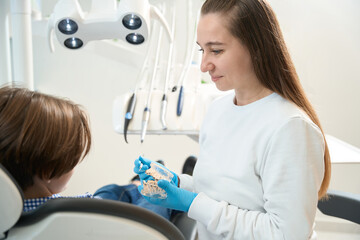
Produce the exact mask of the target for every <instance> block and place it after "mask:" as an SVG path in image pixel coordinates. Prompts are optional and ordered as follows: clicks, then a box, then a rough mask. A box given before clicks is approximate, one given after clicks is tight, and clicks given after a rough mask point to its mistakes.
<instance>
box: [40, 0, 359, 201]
mask: <svg viewBox="0 0 360 240" xmlns="http://www.w3.org/2000/svg"><path fill="white" fill-rule="evenodd" d="M45 2H46V5H44V7H46V8H47V9H44V11H45V12H50V10H48V9H51V8H52V6H51V4H50V3H51V1H45ZM53 2H54V1H53ZM83 2H84V1H83ZM183 2H185V1H183ZM269 2H270V3H271V4H272V6H273V8H274V10H275V12H276V13H277V15H278V19H279V21H280V25H281V27H282V29H283V33H284V37H285V40H286V42H287V44H288V47H289V50H290V52H291V55H292V57H293V60H294V62H295V66H296V68H297V70H298V73H299V76H300V78H301V81H302V83H303V85H304V87H305V89H306V91H307V93H308V95H309V97H310V99H311V100H312V102H313V104H314V105H315V108H316V109H317V111H318V113H319V116H320V119H321V121H322V124H323V127H324V129H325V132H326V133H327V134H330V135H333V136H336V137H338V138H340V139H342V140H344V141H346V142H349V143H351V144H353V145H355V146H357V147H360V124H359V122H360V111H359V104H360V97H359V91H360V44H359V42H360V15H359V14H358V12H359V10H360V2H359V1H357V0H317V1H311V0H296V1H295V0H292V1H286V0H270V1H269ZM182 10H183V9H182ZM179 14H183V11H181V13H179ZM33 45H34V65H35V66H34V67H35V69H34V74H35V77H34V79H35V87H36V89H38V90H41V91H43V92H47V93H51V94H56V95H60V96H65V97H69V98H71V99H72V100H74V101H75V102H78V103H80V104H82V105H83V106H84V107H85V108H86V109H87V110H88V112H89V114H90V118H91V126H92V132H93V139H94V142H93V148H92V150H91V153H90V155H89V156H88V157H87V158H86V159H85V161H84V162H83V163H82V164H81V165H80V166H79V167H78V172H77V174H75V175H74V177H73V179H72V182H71V183H70V187H69V189H68V190H67V193H68V194H75V193H82V192H84V191H90V192H93V191H94V190H95V189H96V188H97V187H99V186H102V185H104V184H107V183H113V182H116V183H119V184H125V183H127V182H128V180H129V179H130V178H131V177H132V176H133V173H132V167H133V161H134V159H135V158H136V157H137V156H138V155H140V154H144V155H145V156H146V157H149V158H151V159H163V160H165V161H166V163H167V164H168V166H169V167H170V168H172V169H174V170H175V171H178V172H179V171H180V169H181V166H182V163H183V161H184V159H185V158H186V157H187V156H188V155H190V154H195V155H197V153H198V151H199V148H198V144H197V143H196V142H194V141H193V140H191V139H190V138H188V137H186V136H147V137H146V141H145V143H144V144H140V143H139V136H130V137H129V142H130V144H126V143H125V142H124V140H123V136H122V135H118V134H116V133H115V132H114V130H113V129H112V102H113V100H114V98H115V97H116V96H117V95H119V94H122V93H125V92H127V91H128V90H129V89H131V88H132V87H133V86H134V80H135V78H136V74H137V72H138V69H136V68H134V67H132V66H129V65H126V64H125V63H123V62H119V61H118V60H117V56H114V57H113V58H107V57H106V56H103V55H101V54H100V55H99V54H94V52H93V51H92V50H91V49H94V46H95V45H96V44H95V45H91V44H89V46H88V47H87V48H85V49H84V50H80V51H76V52H73V51H68V50H66V49H64V48H62V47H60V46H59V45H58V44H56V52H55V53H54V54H50V53H49V51H48V49H47V41H46V38H45V37H44V35H43V36H39V35H36V36H34V41H33ZM179 52H181V51H179ZM119 58H120V57H119ZM342 174H346V173H342ZM340 175H341V174H340ZM339 177H340V176H339ZM359 191H360V190H359Z"/></svg>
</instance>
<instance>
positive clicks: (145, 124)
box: [140, 26, 163, 143]
mask: <svg viewBox="0 0 360 240" xmlns="http://www.w3.org/2000/svg"><path fill="white" fill-rule="evenodd" d="M159 27H160V32H159V38H158V44H157V47H156V56H155V63H154V71H153V74H152V77H151V82H150V88H149V94H148V98H147V102H146V105H145V109H144V113H143V118H142V124H141V138H140V141H141V143H143V142H144V139H145V135H146V131H147V127H148V123H149V119H150V105H151V93H152V89H153V85H154V81H155V76H156V72H157V68H158V63H159V55H160V47H161V40H162V35H163V28H162V27H161V26H159Z"/></svg>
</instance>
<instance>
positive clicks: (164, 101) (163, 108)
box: [160, 7, 176, 130]
mask: <svg viewBox="0 0 360 240" xmlns="http://www.w3.org/2000/svg"><path fill="white" fill-rule="evenodd" d="M175 13H176V11H175V7H173V11H172V19H171V36H172V39H170V40H169V41H170V46H169V55H168V62H167V69H166V77H165V84H164V95H163V97H162V100H161V113H160V119H161V124H162V129H163V130H166V129H167V126H166V120H165V117H166V107H167V96H166V93H167V88H168V83H169V78H170V69H171V63H172V55H173V49H174V43H173V42H174V37H175V36H174V35H175Z"/></svg>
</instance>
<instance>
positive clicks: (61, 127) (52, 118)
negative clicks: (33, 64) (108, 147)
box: [0, 87, 91, 191]
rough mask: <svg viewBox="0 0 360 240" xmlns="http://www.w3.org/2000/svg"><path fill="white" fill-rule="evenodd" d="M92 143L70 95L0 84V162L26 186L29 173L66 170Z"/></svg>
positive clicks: (45, 174) (82, 115)
mask: <svg viewBox="0 0 360 240" xmlns="http://www.w3.org/2000/svg"><path fill="white" fill-rule="evenodd" d="M90 146H91V133H90V127H89V120H88V117H87V115H86V114H85V112H84V110H82V109H81V107H80V106H79V105H77V104H75V103H73V102H71V101H69V100H66V99H61V98H58V97H54V96H50V95H47V94H43V93H39V92H35V91H30V90H28V89H25V88H16V87H3V88H0V163H1V164H2V165H3V166H4V167H5V168H6V169H7V170H8V171H9V172H10V173H11V174H12V175H13V177H14V178H15V179H16V181H17V182H18V183H19V185H20V187H21V188H22V189H23V191H24V190H26V189H27V188H28V187H29V186H32V185H33V177H34V176H38V177H40V178H41V179H52V178H57V177H60V176H62V175H63V174H65V173H68V172H69V171H71V170H72V169H73V168H74V167H75V166H76V165H77V164H78V163H79V162H80V161H82V159H83V158H84V157H85V156H86V155H87V154H88V152H89V150H90Z"/></svg>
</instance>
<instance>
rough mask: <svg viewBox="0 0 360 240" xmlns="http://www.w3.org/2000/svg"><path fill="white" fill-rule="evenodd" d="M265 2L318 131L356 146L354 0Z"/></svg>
mask: <svg viewBox="0 0 360 240" xmlns="http://www.w3.org/2000/svg"><path fill="white" fill-rule="evenodd" d="M269 2H270V3H271V4H272V6H273V9H274V11H275V12H276V13H277V16H278V20H279V21H280V25H281V27H282V30H283V34H284V37H285V40H286V42H287V45H288V48H289V50H290V53H291V56H292V58H293V60H294V62H295V66H296V68H297V71H298V74H299V76H300V79H301V81H302V83H303V85H304V87H305V90H306V91H307V93H308V96H309V98H310V100H311V101H312V103H313V104H314V107H315V108H316V110H317V112H318V114H319V117H320V120H321V123H322V125H323V128H324V131H325V132H326V133H327V134H330V135H333V136H336V137H337V138H340V139H342V140H344V141H346V142H349V143H351V144H353V145H355V146H357V147H360V124H359V123H360V94H359V93H360V15H359V11H360V1H358V0H317V1H312V0H296V1H295V0H292V1H286V0H270V1H269Z"/></svg>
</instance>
